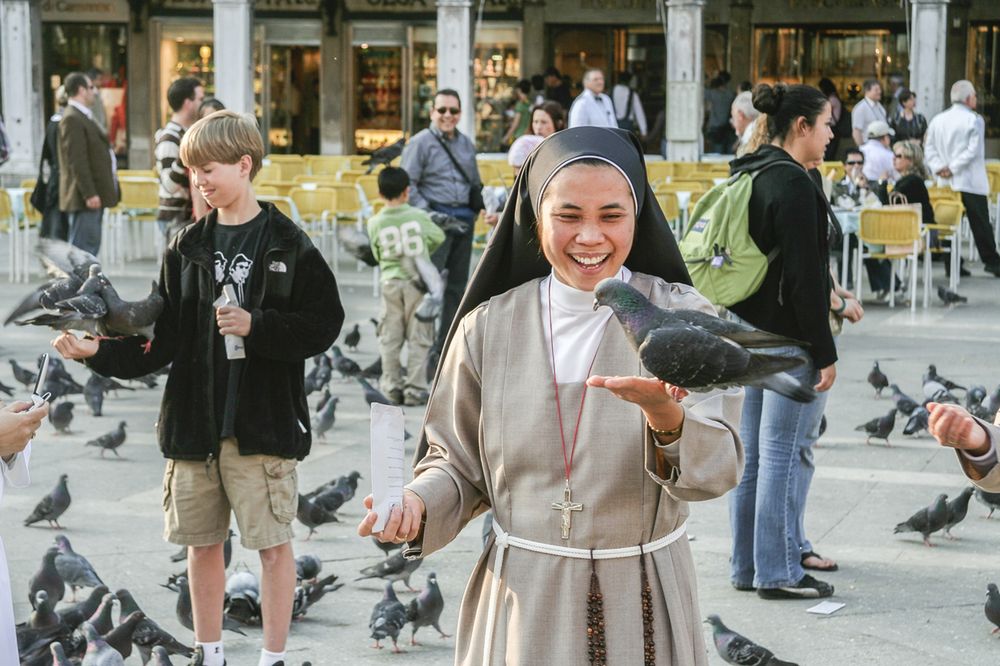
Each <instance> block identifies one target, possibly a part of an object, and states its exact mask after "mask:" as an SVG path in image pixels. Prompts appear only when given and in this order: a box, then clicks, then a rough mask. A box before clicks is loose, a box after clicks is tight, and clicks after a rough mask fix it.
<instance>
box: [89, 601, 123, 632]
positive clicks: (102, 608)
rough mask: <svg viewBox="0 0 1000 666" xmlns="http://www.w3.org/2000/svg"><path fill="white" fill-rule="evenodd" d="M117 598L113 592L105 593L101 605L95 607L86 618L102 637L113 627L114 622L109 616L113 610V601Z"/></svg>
mask: <svg viewBox="0 0 1000 666" xmlns="http://www.w3.org/2000/svg"><path fill="white" fill-rule="evenodd" d="M117 599H118V597H116V596H115V594H114V592H107V593H106V594H105V595H104V596H103V597H102V598H101V603H100V605H99V606H98V607H97V610H95V611H94V612H93V614H91V616H90V617H89V618H87V620H86V621H87V622H89V623H90V624H92V625H93V626H94V628H95V629H97V631H98V632H99V633H100V634H101V635H104V634H106V633H108V632H109V631H111V630H112V629H113V628H114V626H115V623H114V620H112V618H111V615H112V613H113V612H114V609H115V601H116V600H117Z"/></svg>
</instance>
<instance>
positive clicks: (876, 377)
mask: <svg viewBox="0 0 1000 666" xmlns="http://www.w3.org/2000/svg"><path fill="white" fill-rule="evenodd" d="M868 383H869V384H871V387H872V388H873V389H875V397H876V398H881V397H882V389H884V388H888V386H889V378H888V377H886V376H885V373H884V372H882V369H881V368H879V367H878V361H875V364H874V365H873V366H872V369H871V372H869V373H868Z"/></svg>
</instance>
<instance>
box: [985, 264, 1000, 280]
mask: <svg viewBox="0 0 1000 666" xmlns="http://www.w3.org/2000/svg"><path fill="white" fill-rule="evenodd" d="M983 270H984V271H986V272H987V273H992V274H993V275H995V276H996V277H1000V261H998V262H997V263H995V264H986V265H985V266H983Z"/></svg>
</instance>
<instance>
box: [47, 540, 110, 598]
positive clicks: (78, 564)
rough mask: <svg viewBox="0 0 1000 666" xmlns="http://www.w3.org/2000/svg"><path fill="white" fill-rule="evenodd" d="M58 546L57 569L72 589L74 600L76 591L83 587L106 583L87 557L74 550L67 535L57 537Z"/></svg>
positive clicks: (94, 586)
mask: <svg viewBox="0 0 1000 666" xmlns="http://www.w3.org/2000/svg"><path fill="white" fill-rule="evenodd" d="M56 548H58V549H59V554H58V555H57V556H56V571H58V572H59V575H60V576H62V579H63V581H65V582H66V584H67V585H69V587H70V590H72V592H73V599H72V601H76V591H77V590H78V589H80V588H81V587H93V588H96V587H98V586H100V585H104V581H103V580H101V577H100V576H98V575H97V572H96V571H94V567H93V565H92V564H91V563H90V562H89V561H88V560H87V558H86V557H84V556H83V555H80V554H79V553H77V552H75V551H74V550H73V546H72V545H71V544H70V542H69V539H67V538H66V537H65V535H62V534H60V535H59V536H57V537H56Z"/></svg>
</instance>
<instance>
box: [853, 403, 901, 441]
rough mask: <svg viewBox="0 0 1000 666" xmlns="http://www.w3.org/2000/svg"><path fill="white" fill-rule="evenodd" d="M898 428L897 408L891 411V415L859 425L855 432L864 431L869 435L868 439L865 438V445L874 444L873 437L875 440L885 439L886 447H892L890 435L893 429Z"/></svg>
mask: <svg viewBox="0 0 1000 666" xmlns="http://www.w3.org/2000/svg"><path fill="white" fill-rule="evenodd" d="M895 427H896V408H895V407H894V408H892V409H890V410H889V413H888V414H886V415H885V416H879V417H877V418H874V419H872V420H871V421H868V422H867V423H863V424H861V425H859V426H858V427H857V428H855V430H859V431H863V432H866V433H868V437H866V438H865V444H871V443H872V437H874V438H875V439H884V440H885V445H886V446H892V444H890V443H889V434H890V433H891V432H892V429H893V428H895Z"/></svg>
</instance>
